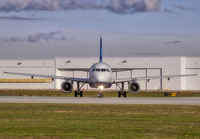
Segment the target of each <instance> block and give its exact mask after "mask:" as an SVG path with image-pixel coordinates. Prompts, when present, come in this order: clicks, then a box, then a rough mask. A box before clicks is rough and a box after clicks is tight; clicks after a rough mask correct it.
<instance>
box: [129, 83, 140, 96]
mask: <svg viewBox="0 0 200 139" xmlns="http://www.w3.org/2000/svg"><path fill="white" fill-rule="evenodd" d="M128 91H129V93H131V94H137V93H139V92H140V84H139V83H138V82H134V81H133V82H131V83H129V85H128Z"/></svg>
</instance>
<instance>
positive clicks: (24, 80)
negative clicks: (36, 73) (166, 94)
mask: <svg viewBox="0 0 200 139" xmlns="http://www.w3.org/2000/svg"><path fill="white" fill-rule="evenodd" d="M0 83H52V80H51V79H0Z"/></svg>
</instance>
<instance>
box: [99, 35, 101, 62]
mask: <svg viewBox="0 0 200 139" xmlns="http://www.w3.org/2000/svg"><path fill="white" fill-rule="evenodd" d="M99 62H102V38H101V34H100V56H99Z"/></svg>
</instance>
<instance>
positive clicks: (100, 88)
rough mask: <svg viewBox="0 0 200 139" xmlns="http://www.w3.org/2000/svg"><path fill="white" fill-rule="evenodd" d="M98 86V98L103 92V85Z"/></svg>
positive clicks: (101, 96)
mask: <svg viewBox="0 0 200 139" xmlns="http://www.w3.org/2000/svg"><path fill="white" fill-rule="evenodd" d="M98 88H99V93H98V95H97V97H98V98H103V93H102V92H101V91H102V90H103V88H104V87H103V86H99V87H98Z"/></svg>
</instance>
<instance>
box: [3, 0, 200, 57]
mask: <svg viewBox="0 0 200 139" xmlns="http://www.w3.org/2000/svg"><path fill="white" fill-rule="evenodd" d="M199 17H200V1H199V0H0V60H1V59H2V60H4V59H54V58H55V57H99V44H100V42H99V37H100V34H102V38H103V56H104V57H163V56H164V57H165V56H186V57H200V18H199Z"/></svg>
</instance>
